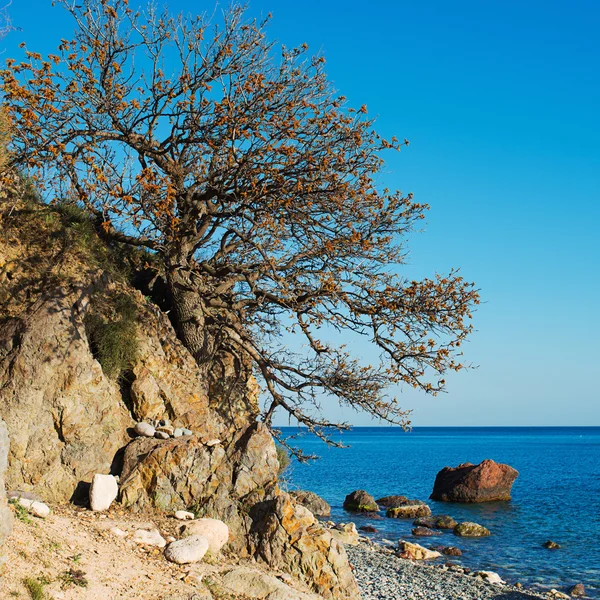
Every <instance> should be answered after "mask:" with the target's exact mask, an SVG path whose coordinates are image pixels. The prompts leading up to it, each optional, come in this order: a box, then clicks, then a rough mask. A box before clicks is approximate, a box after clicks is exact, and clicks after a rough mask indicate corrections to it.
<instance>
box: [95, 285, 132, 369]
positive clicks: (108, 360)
mask: <svg viewBox="0 0 600 600" xmlns="http://www.w3.org/2000/svg"><path fill="white" fill-rule="evenodd" d="M107 302H108V303H109V304H110V305H112V306H110V305H109V306H106V301H105V303H103V305H102V306H97V305H96V303H95V302H92V305H91V307H90V310H89V311H88V313H87V315H86V317H85V327H86V333H87V336H88V339H89V340H90V344H91V346H92V350H93V352H94V355H95V357H96V358H97V360H98V362H99V363H100V365H101V366H102V370H103V371H104V373H105V374H106V375H107V376H108V377H110V378H111V379H113V380H118V379H119V378H121V377H122V375H123V374H124V373H126V372H127V371H129V370H130V369H131V367H132V366H133V364H134V363H135V361H136V359H137V355H138V350H139V343H138V338H137V317H138V311H137V305H136V303H135V301H134V300H133V298H131V297H130V296H129V295H128V294H125V293H120V294H117V295H116V296H114V297H113V298H110V299H108V301H107Z"/></svg>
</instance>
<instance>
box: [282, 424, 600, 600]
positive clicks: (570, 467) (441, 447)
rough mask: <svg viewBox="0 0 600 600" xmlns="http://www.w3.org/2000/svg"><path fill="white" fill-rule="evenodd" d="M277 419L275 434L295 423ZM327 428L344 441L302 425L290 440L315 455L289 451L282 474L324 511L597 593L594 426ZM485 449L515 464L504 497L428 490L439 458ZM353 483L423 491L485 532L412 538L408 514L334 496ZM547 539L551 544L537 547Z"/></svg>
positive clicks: (503, 570)
mask: <svg viewBox="0 0 600 600" xmlns="http://www.w3.org/2000/svg"><path fill="white" fill-rule="evenodd" d="M280 429H281V431H282V432H283V434H284V435H294V434H298V433H299V432H300V431H301V430H299V429H298V428H295V427H281V428H280ZM332 435H333V438H334V439H335V440H337V441H342V442H343V443H344V444H346V445H348V446H349V447H347V448H332V447H327V446H325V445H324V444H323V442H321V441H320V440H318V439H316V438H314V437H311V436H309V435H304V436H301V437H300V438H298V439H295V440H293V441H292V443H293V444H296V445H297V446H298V447H300V448H302V450H303V451H304V452H306V453H309V454H317V455H319V456H320V459H319V460H316V461H314V462H311V463H308V464H300V463H298V462H297V461H293V462H292V465H291V467H290V469H289V470H288V472H287V473H286V475H285V477H286V480H287V485H288V487H289V489H308V490H311V491H314V492H316V493H317V494H319V495H320V496H322V497H323V498H324V499H325V500H327V501H328V502H329V503H330V504H331V506H332V516H331V519H332V520H333V521H336V522H348V521H353V522H355V523H356V525H357V527H360V526H362V525H371V526H373V527H375V528H376V529H377V532H376V533H374V534H369V537H371V538H372V539H374V541H377V542H380V543H386V542H385V541H384V540H387V541H391V542H394V543H396V542H397V541H398V540H399V539H406V540H408V541H412V542H417V543H420V544H422V545H424V546H433V545H454V546H458V547H459V548H461V550H462V551H463V556H460V557H451V560H452V562H456V563H458V564H461V565H463V566H467V567H469V568H471V569H474V570H491V571H496V572H497V573H499V574H500V575H501V576H502V577H503V578H504V579H505V580H506V581H507V582H509V583H516V582H520V583H522V584H523V585H525V586H529V587H533V588H536V589H540V590H547V589H550V588H559V589H564V588H566V587H568V586H570V585H573V584H575V583H579V582H581V583H583V584H584V585H585V587H586V590H587V594H588V596H589V597H591V598H600V546H599V545H598V535H599V534H600V426H510V427H508V426H482V427H476V426H462V427H452V426H414V427H413V428H412V429H411V430H410V431H406V432H405V431H403V430H402V429H401V428H398V427H386V426H371V427H354V428H352V430H350V431H347V432H342V433H333V432H332ZM486 458H489V459H492V460H495V461H496V462H501V463H506V464H509V465H511V466H512V467H514V468H515V469H517V470H518V471H519V476H518V477H517V479H516V481H515V483H514V485H513V489H512V500H511V501H509V502H491V503H482V504H459V503H446V502H436V501H432V500H429V495H430V493H431V491H432V489H433V483H434V480H435V476H436V474H437V472H438V471H440V470H441V469H442V468H443V467H445V466H457V465H458V464H461V463H464V462H471V463H479V462H481V461H482V460H484V459H486ZM356 489H364V490H366V491H367V492H369V493H370V494H372V495H373V496H375V498H379V497H382V496H386V495H391V494H401V495H405V496H408V497H409V498H411V499H419V500H423V501H425V502H427V504H429V506H430V507H431V510H432V512H433V514H449V515H451V516H452V517H454V518H455V519H456V520H457V521H475V522H477V523H480V524H481V525H484V526H485V527H487V528H488V529H490V531H491V533H492V535H491V536H490V537H489V538H480V539H467V538H458V537H456V536H454V535H453V534H452V533H449V532H445V533H443V534H442V535H440V536H436V537H435V538H415V537H413V536H412V534H411V529H412V527H413V525H412V520H398V519H388V518H385V517H383V518H382V519H374V518H371V517H365V516H362V515H356V514H351V513H348V512H346V511H345V510H344V509H343V508H342V504H343V501H344V498H345V496H346V495H347V494H349V493H350V492H352V491H354V490H356ZM381 515H382V516H383V515H384V513H383V512H382V513H381ZM547 540H553V541H555V542H558V543H559V544H560V545H561V548H560V549H559V550H548V549H546V548H543V547H542V544H543V543H544V542H546V541H547ZM447 558H448V557H444V558H443V559H440V560H443V561H446V560H447Z"/></svg>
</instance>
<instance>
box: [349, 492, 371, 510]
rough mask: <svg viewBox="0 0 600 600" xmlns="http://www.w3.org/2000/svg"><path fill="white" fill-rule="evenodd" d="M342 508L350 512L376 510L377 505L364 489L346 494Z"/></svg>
mask: <svg viewBox="0 0 600 600" xmlns="http://www.w3.org/2000/svg"><path fill="white" fill-rule="evenodd" d="M344 509H345V510H348V511H351V512H372V511H373V512H377V511H378V510H379V506H377V504H376V502H375V498H373V496H371V494H369V493H367V492H365V490H356V491H354V492H351V493H350V494H348V495H347V496H346V498H345V500H344Z"/></svg>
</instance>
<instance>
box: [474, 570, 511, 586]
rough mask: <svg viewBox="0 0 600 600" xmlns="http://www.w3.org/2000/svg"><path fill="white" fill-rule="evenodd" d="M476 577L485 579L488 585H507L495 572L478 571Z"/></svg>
mask: <svg viewBox="0 0 600 600" xmlns="http://www.w3.org/2000/svg"><path fill="white" fill-rule="evenodd" d="M474 575H475V577H479V578H480V579H483V580H484V581H486V582H487V583H493V584H496V585H504V583H505V582H504V581H503V579H502V578H501V577H500V575H498V573H494V571H476V572H475V573H474Z"/></svg>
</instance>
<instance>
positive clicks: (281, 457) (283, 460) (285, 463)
mask: <svg viewBox="0 0 600 600" xmlns="http://www.w3.org/2000/svg"><path fill="white" fill-rule="evenodd" d="M275 449H276V450H277V460H278V461H279V475H280V476H281V475H283V473H284V472H285V470H286V469H287V468H288V467H289V466H290V455H289V454H288V452H287V450H286V449H285V448H284V447H283V446H280V445H279V444H275Z"/></svg>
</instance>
